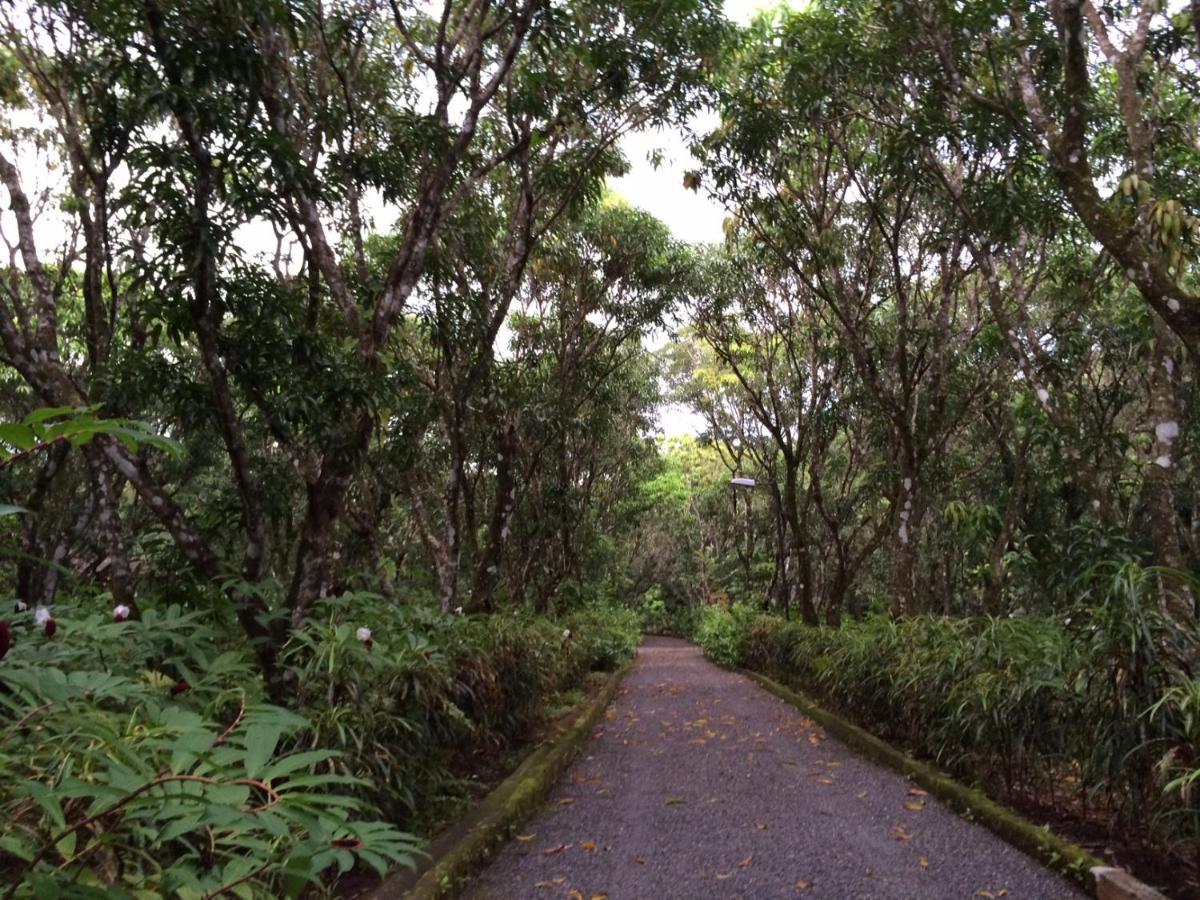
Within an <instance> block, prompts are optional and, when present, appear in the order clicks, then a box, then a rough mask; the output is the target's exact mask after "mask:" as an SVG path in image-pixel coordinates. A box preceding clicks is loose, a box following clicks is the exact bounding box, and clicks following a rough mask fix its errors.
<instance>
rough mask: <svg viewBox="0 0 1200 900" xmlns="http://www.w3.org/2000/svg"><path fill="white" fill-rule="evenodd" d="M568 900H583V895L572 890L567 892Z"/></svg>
mask: <svg viewBox="0 0 1200 900" xmlns="http://www.w3.org/2000/svg"><path fill="white" fill-rule="evenodd" d="M567 900H583V894H581V893H579V891H577V890H575V889H574V888H572V889H571V890H570V891H568V892H567Z"/></svg>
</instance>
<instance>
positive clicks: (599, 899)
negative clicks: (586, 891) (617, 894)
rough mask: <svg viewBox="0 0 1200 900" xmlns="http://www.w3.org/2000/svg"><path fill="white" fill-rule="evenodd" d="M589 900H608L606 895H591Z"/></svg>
mask: <svg viewBox="0 0 1200 900" xmlns="http://www.w3.org/2000/svg"><path fill="white" fill-rule="evenodd" d="M591 900H608V894H592V897H591Z"/></svg>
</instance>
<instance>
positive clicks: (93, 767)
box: [0, 607, 414, 898]
mask: <svg viewBox="0 0 1200 900" xmlns="http://www.w3.org/2000/svg"><path fill="white" fill-rule="evenodd" d="M14 625H15V628H14V632H15V634H14V645H13V647H12V649H11V650H10V652H9V653H8V654H7V656H6V657H5V659H4V660H3V663H2V664H0V707H3V710H4V716H5V719H6V720H7V721H8V722H9V723H10V724H9V725H8V727H7V728H6V729H5V730H4V731H3V732H2V733H0V783H2V784H3V785H4V786H5V788H4V793H3V794H2V795H0V813H2V814H3V816H4V825H3V831H2V832H0V851H2V852H0V874H2V876H3V879H4V881H6V882H8V883H9V884H12V885H16V887H15V896H19V897H20V896H26V897H55V896H63V897H68V896H69V897H122V896H126V897H129V896H143V897H144V896H164V895H169V896H178V897H183V898H193V897H202V896H216V895H217V894H218V893H220V892H222V891H224V890H227V889H228V890H233V889H235V887H236V890H237V891H238V892H239V893H241V894H243V895H249V894H250V893H254V894H256V895H259V896H262V895H266V896H295V895H296V894H298V893H299V892H300V891H301V890H302V889H304V887H305V886H306V885H308V884H310V883H313V882H316V881H319V880H320V879H321V877H322V876H323V875H324V874H326V873H329V872H333V871H339V872H341V871H346V870H347V869H349V868H350V867H351V866H353V865H354V864H355V862H356V861H357V860H361V861H363V862H364V863H366V864H368V865H370V866H371V867H373V868H375V869H376V870H377V871H379V872H380V873H382V872H383V871H384V870H386V868H388V867H389V866H390V865H392V864H396V863H410V862H411V860H412V856H411V854H412V852H413V849H414V843H413V840H412V839H411V838H410V837H409V836H408V835H405V834H402V833H401V832H399V831H398V830H396V829H395V828H394V827H392V826H390V825H385V824H383V823H382V822H372V821H363V820H362V815H363V814H364V813H366V812H368V811H369V808H368V807H367V805H366V804H364V803H361V802H359V801H358V800H355V799H354V798H353V797H348V796H345V795H344V793H343V792H344V791H345V790H346V789H347V788H348V787H355V786H356V785H355V783H354V782H352V781H351V780H350V779H347V778H345V777H343V776H340V775H338V774H336V773H334V772H333V771H331V769H330V765H331V764H332V763H333V761H334V760H335V759H336V756H337V754H336V753H335V752H334V751H332V750H329V749H316V750H310V751H307V752H300V751H297V750H296V749H295V748H294V747H289V739H290V738H292V737H293V736H294V735H296V734H297V733H299V732H300V731H302V730H303V729H304V728H305V727H306V725H307V723H306V721H305V720H304V719H303V717H301V716H298V715H296V714H294V713H292V712H288V711H287V710H283V709H280V708H278V707H275V706H270V705H268V704H265V703H262V702H260V698H259V694H260V691H259V690H258V689H257V688H256V685H257V684H258V681H257V678H256V677H255V676H254V674H253V672H254V670H253V667H252V666H251V664H250V661H249V660H248V659H247V657H246V654H244V653H242V652H239V651H235V650H230V649H226V648H223V647H222V646H220V645H219V644H218V643H217V642H216V641H215V639H214V632H213V630H212V626H211V625H210V624H208V623H206V622H205V621H204V619H203V618H201V617H199V616H197V615H195V614H184V613H182V612H181V611H180V610H178V609H177V608H174V607H172V608H169V609H167V610H165V611H163V612H161V613H160V612H155V611H154V610H149V611H147V612H146V614H145V618H144V619H143V620H142V621H134V620H128V621H121V622H114V621H112V620H111V617H110V616H108V615H105V616H98V615H95V614H92V615H87V614H77V613H75V612H73V611H71V610H64V609H58V610H56V611H55V626H56V630H55V632H54V634H53V636H52V637H49V636H47V634H46V631H47V629H46V627H45V626H39V625H38V623H37V622H36V621H34V618H33V614H32V613H29V612H26V613H22V614H20V615H19V616H18V617H17V619H16V620H15V621H14Z"/></svg>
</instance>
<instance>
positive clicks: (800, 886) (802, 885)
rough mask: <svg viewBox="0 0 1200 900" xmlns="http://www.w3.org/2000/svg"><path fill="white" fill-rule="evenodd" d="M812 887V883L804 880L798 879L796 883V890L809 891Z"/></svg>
mask: <svg viewBox="0 0 1200 900" xmlns="http://www.w3.org/2000/svg"><path fill="white" fill-rule="evenodd" d="M810 887H812V882H811V881H805V880H804V879H803V878H797V879H796V883H795V888H796V890H798V891H803V890H807V889H808V888H810Z"/></svg>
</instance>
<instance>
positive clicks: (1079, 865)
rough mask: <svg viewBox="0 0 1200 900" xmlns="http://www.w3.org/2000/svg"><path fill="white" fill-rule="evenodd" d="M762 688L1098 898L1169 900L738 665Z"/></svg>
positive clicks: (798, 694) (799, 693) (801, 696)
mask: <svg viewBox="0 0 1200 900" xmlns="http://www.w3.org/2000/svg"><path fill="white" fill-rule="evenodd" d="M738 671H739V672H740V673H741V674H742V675H745V676H746V677H747V678H750V679H751V680H752V681H754V682H755V683H757V684H758V685H759V686H760V687H762V688H764V689H765V690H767V691H768V692H770V693H771V694H774V695H775V696H776V697H778V698H779V699H780V700H783V701H784V702H785V703H788V704H790V705H792V706H794V707H796V709H798V710H800V711H801V712H802V713H804V714H805V715H806V716H808V717H809V718H810V719H812V720H813V721H814V722H817V723H818V724H819V725H820V726H821V727H822V728H824V729H825V730H826V731H827V732H829V733H830V734H832V735H833V736H834V737H836V738H838V739H839V740H841V741H842V742H843V743H845V744H848V745H850V746H851V747H853V748H854V749H855V750H858V751H859V752H860V753H862V754H863V755H865V756H866V757H868V758H869V759H871V760H873V761H874V762H877V763H880V764H881V765H885V766H887V767H888V768H891V769H894V770H896V771H897V772H900V773H901V774H902V775H905V776H907V777H908V778H910V779H912V780H913V781H915V782H916V783H917V784H919V785H920V786H921V787H922V788H924V789H925V790H927V791H928V792H929V793H930V794H932V795H933V796H934V797H937V798H938V799H939V800H941V801H942V802H943V803H945V804H946V805H947V806H949V807H951V808H952V809H953V810H955V812H957V813H959V814H960V815H965V816H966V817H968V818H969V819H970V820H971V821H976V822H978V823H979V824H981V825H983V826H984V827H985V828H987V829H988V830H990V831H992V832H993V833H995V834H996V835H997V836H999V837H1000V838H1002V839H1003V840H1005V841H1006V842H1007V843H1009V844H1011V845H1012V846H1014V847H1016V848H1017V849H1018V850H1022V851H1024V852H1025V853H1027V854H1029V855H1030V856H1032V857H1033V858H1034V859H1036V860H1038V861H1039V862H1041V863H1042V864H1043V865H1045V866H1047V867H1048V868H1050V869H1053V870H1054V871H1056V872H1060V873H1062V874H1064V875H1066V876H1067V877H1069V878H1071V879H1073V880H1075V881H1076V882H1078V883H1079V884H1081V885H1082V886H1083V887H1085V888H1087V889H1088V890H1089V891H1090V892H1092V893H1093V894H1094V895H1095V896H1096V897H1097V898H1098V900H1167V897H1165V896H1164V895H1163V894H1160V893H1159V892H1158V891H1156V890H1155V889H1154V888H1152V887H1150V886H1149V885H1147V884H1143V883H1142V882H1140V881H1138V880H1137V879H1135V878H1134V877H1133V876H1132V875H1130V874H1129V873H1128V872H1126V871H1124V870H1123V869H1116V868H1112V867H1109V866H1108V865H1107V864H1105V863H1104V862H1102V861H1101V860H1099V859H1097V858H1096V857H1094V856H1092V854H1090V853H1088V852H1087V851H1086V850H1084V849H1083V848H1082V847H1080V846H1078V845H1076V844H1073V843H1071V842H1070V841H1068V840H1066V839H1064V838H1062V837H1059V836H1058V835H1056V834H1054V833H1053V832H1052V831H1050V829H1049V828H1048V827H1039V826H1037V825H1035V824H1033V823H1032V822H1030V821H1029V820H1028V819H1026V818H1024V817H1023V816H1020V815H1018V814H1017V813H1015V812H1013V811H1012V810H1011V809H1008V808H1007V807H1004V806H1002V805H1000V804H999V803H997V802H996V801H995V800H993V799H991V798H990V797H988V796H987V795H986V794H984V793H983V792H982V791H980V790H978V789H976V788H969V787H967V786H966V785H963V784H960V783H959V782H957V781H955V780H954V779H953V778H951V777H950V776H949V775H947V774H946V773H945V772H943V771H942V770H941V769H938V768H937V767H936V766H933V765H930V764H929V763H925V762H921V761H919V760H916V759H913V758H912V757H911V756H908V755H907V754H905V753H903V752H901V751H900V750H897V749H896V748H895V747H893V746H892V745H891V744H889V743H887V742H886V741H884V740H882V739H880V738H878V737H876V736H875V735H873V734H871V732H869V731H867V730H866V729H864V728H860V727H859V726H858V725H855V724H854V723H852V722H849V721H847V720H846V719H844V718H842V717H841V716H839V715H837V714H836V713H832V712H830V711H829V710H827V709H825V708H824V707H822V706H820V705H819V704H818V703H817V702H816V701H814V700H813V699H812V698H810V697H809V696H808V695H807V694H805V693H803V692H802V691H798V690H795V689H793V688H787V687H784V686H783V685H781V684H779V683H778V682H777V681H774V680H773V679H771V678H768V677H767V676H766V675H762V674H760V673H758V672H752V671H750V670H749V669H739V670H738Z"/></svg>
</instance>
